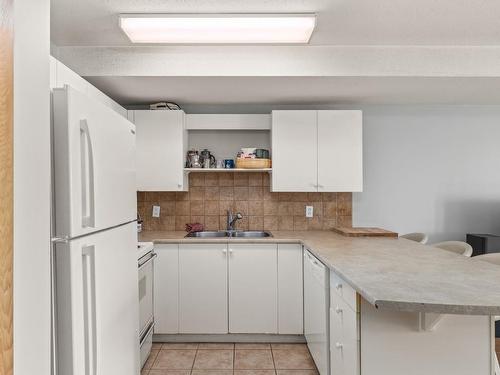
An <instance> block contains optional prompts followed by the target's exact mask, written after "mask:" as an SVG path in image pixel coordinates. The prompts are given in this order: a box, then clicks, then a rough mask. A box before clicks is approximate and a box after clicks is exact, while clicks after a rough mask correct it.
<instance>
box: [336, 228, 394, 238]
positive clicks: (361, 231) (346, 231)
mask: <svg viewBox="0 0 500 375" xmlns="http://www.w3.org/2000/svg"><path fill="white" fill-rule="evenodd" d="M332 230H333V231H334V232H336V233H339V234H341V235H343V236H347V237H394V238H397V237H398V234H397V233H396V232H391V231H389V230H385V229H381V228H363V227H358V228H347V227H337V228H333V229H332Z"/></svg>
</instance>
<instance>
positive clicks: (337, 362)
mask: <svg viewBox="0 0 500 375" xmlns="http://www.w3.org/2000/svg"><path fill="white" fill-rule="evenodd" d="M359 369H360V363H359V341H357V340H355V341H354V340H351V341H343V342H337V341H336V342H332V343H331V346H330V374H331V375H359V374H360V371H359Z"/></svg>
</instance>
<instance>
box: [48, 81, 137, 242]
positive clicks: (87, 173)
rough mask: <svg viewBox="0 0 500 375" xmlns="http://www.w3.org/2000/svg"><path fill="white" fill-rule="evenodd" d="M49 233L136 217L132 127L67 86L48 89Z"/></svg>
mask: <svg viewBox="0 0 500 375" xmlns="http://www.w3.org/2000/svg"><path fill="white" fill-rule="evenodd" d="M53 107H54V115H53V118H54V120H53V130H54V131H53V143H54V145H53V146H54V147H53V150H54V151H53V160H54V168H53V170H54V190H55V194H54V197H55V218H56V223H55V232H56V233H55V235H56V236H57V237H64V238H73V237H77V236H81V235H84V234H88V233H92V232H95V231H98V230H102V229H106V228H110V227H113V226H116V225H119V224H123V223H127V222H130V221H132V220H135V219H136V215H137V205H136V181H135V126H134V125H133V124H132V123H131V122H129V121H128V120H127V119H125V118H123V117H122V116H120V115H119V114H117V113H116V112H115V111H113V110H111V109H109V108H108V107H106V106H104V105H103V104H101V103H99V102H97V101H95V100H94V99H92V98H90V97H88V96H87V95H85V94H83V93H81V92H79V91H77V90H75V89H73V88H72V87H70V86H65V87H64V88H58V89H54V90H53Z"/></svg>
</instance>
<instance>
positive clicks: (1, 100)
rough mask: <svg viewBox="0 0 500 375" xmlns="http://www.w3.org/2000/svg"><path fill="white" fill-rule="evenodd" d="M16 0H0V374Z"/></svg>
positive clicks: (6, 341)
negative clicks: (14, 5)
mask: <svg viewBox="0 0 500 375" xmlns="http://www.w3.org/2000/svg"><path fill="white" fill-rule="evenodd" d="M13 48H14V47H13V0H0V181H1V183H0V293H1V294H0V356H1V358H0V375H12V373H13V346H12V342H13V337H12V326H13V325H12V317H13V312H12V311H13V310H12V308H13V302H12V283H13V281H12V267H13V263H12V262H13V135H12V134H13V125H12V120H13Z"/></svg>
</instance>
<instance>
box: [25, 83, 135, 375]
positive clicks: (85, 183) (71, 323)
mask: <svg viewBox="0 0 500 375" xmlns="http://www.w3.org/2000/svg"><path fill="white" fill-rule="evenodd" d="M53 179H54V182H53V202H54V216H55V217H54V233H55V236H54V239H53V242H54V258H55V261H54V264H55V314H54V315H55V317H54V321H55V332H56V333H55V341H56V342H55V347H56V355H55V357H56V369H57V374H58V375H137V374H139V371H140V369H139V347H138V342H139V311H138V301H139V297H138V282H137V277H138V276H137V225H136V222H135V221H136V217H137V206H136V180H135V126H134V125H133V124H132V123H130V122H129V121H128V120H126V119H125V118H123V117H122V116H120V115H119V114H117V113H116V112H114V111H113V110H111V109H109V108H108V107H106V106H104V105H103V104H101V103H99V102H97V101H95V100H93V99H92V98H90V97H88V96H87V95H85V94H83V93H81V92H79V91H77V90H75V89H73V88H72V87H70V86H65V87H64V88H56V89H54V90H53ZM33 183H36V182H35V181H34V182H33Z"/></svg>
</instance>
